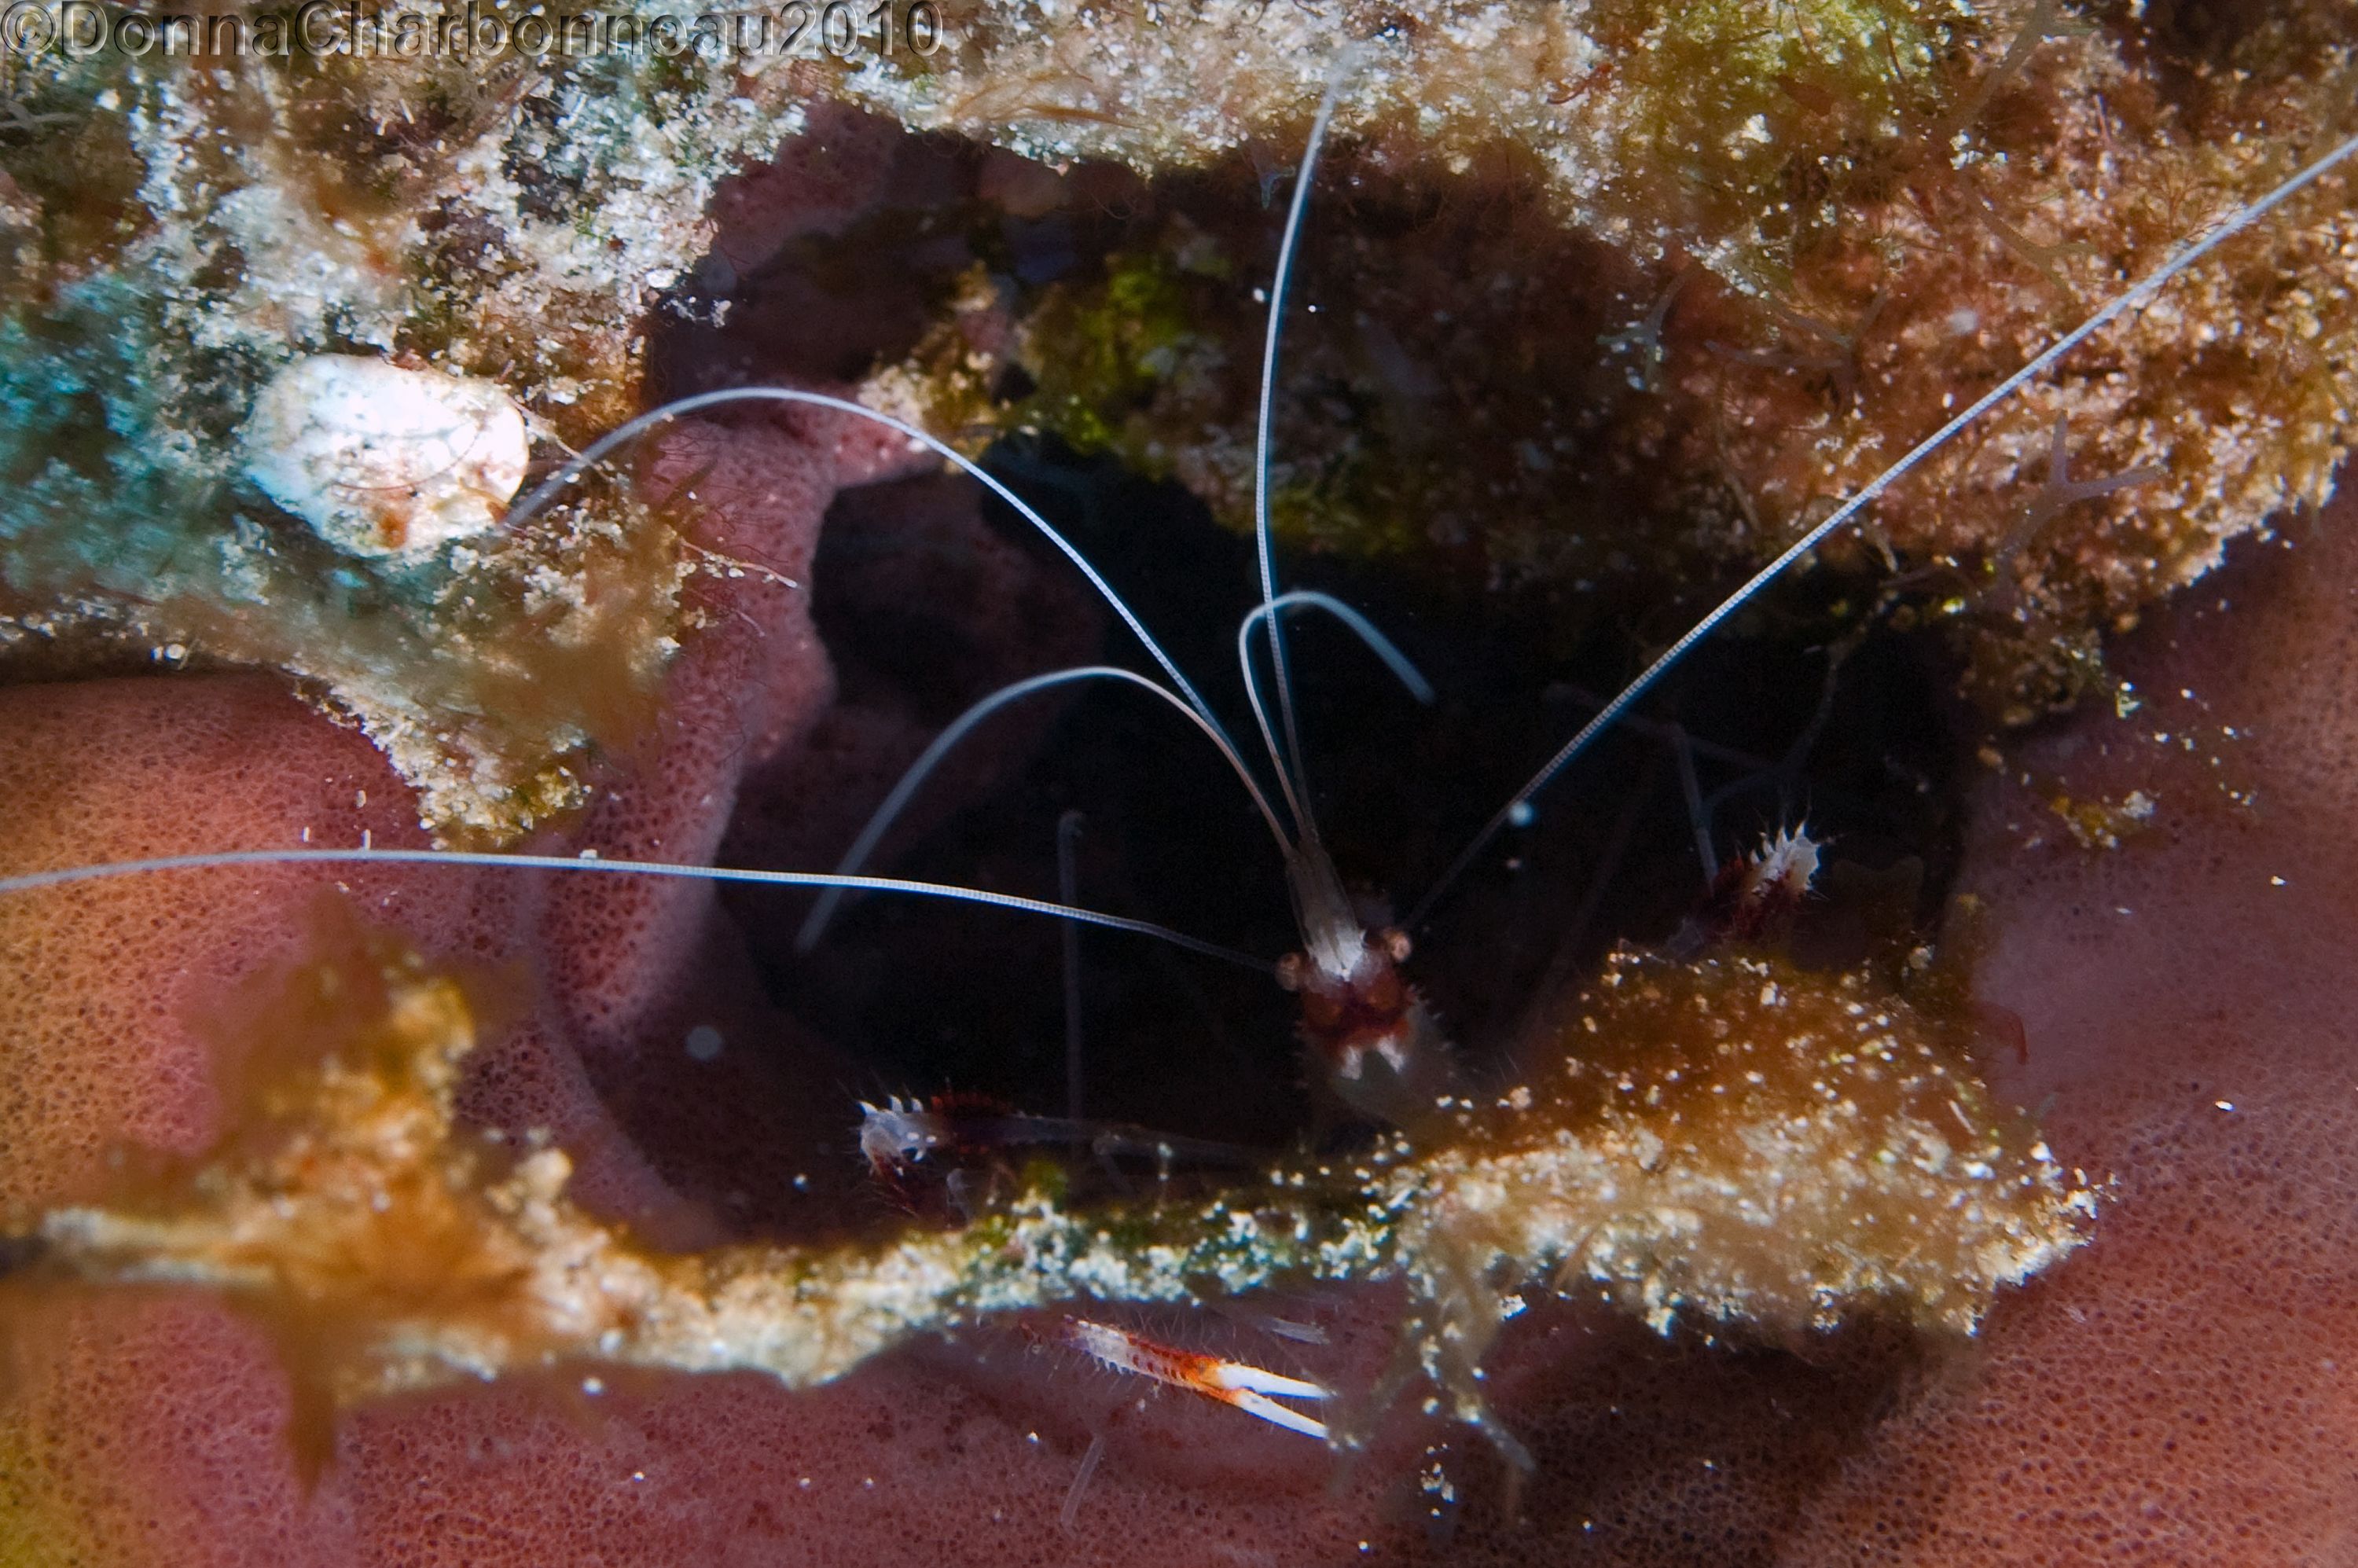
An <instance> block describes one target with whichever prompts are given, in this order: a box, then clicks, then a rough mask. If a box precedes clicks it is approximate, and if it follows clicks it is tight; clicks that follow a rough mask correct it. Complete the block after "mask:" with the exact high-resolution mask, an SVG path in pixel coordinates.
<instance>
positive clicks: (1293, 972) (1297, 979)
mask: <svg viewBox="0 0 2358 1568" xmlns="http://www.w3.org/2000/svg"><path fill="white" fill-rule="evenodd" d="M1304 968H1306V960H1305V959H1304V958H1303V956H1302V955H1301V954H1299V953H1288V954H1287V955H1286V956H1285V957H1282V958H1280V959H1279V960H1278V961H1277V983H1278V984H1279V985H1280V986H1282V987H1283V988H1284V989H1287V990H1290V991H1298V990H1300V989H1302V982H1303V980H1304V979H1307V978H1308V977H1307V976H1305V975H1304V974H1303V969H1304Z"/></svg>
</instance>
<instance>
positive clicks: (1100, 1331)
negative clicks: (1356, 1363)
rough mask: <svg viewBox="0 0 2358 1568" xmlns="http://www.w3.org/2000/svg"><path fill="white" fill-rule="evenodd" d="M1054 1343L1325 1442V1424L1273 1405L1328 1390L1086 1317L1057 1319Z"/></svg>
mask: <svg viewBox="0 0 2358 1568" xmlns="http://www.w3.org/2000/svg"><path fill="white" fill-rule="evenodd" d="M1055 1342H1056V1343H1057V1344H1060V1345H1063V1346H1065V1347H1066V1348H1068V1349H1072V1350H1077V1351H1079V1352H1080V1353H1081V1354H1082V1355H1084V1356H1086V1357H1088V1358H1089V1359H1090V1360H1092V1361H1095V1362H1097V1363H1098V1365H1099V1366H1102V1367H1109V1368H1112V1369H1113V1370H1115V1371H1117V1372H1134V1373H1136V1374H1137V1375H1138V1376H1140V1377H1141V1378H1150V1379H1153V1380H1154V1381H1155V1382H1158V1383H1162V1384H1164V1385H1166V1386H1168V1387H1170V1388H1174V1389H1185V1390H1187V1391H1188V1392H1190V1393H1195V1394H1201V1395H1203V1396H1204V1397H1205V1398H1206V1399H1207V1400H1219V1401H1220V1403H1222V1404H1224V1405H1228V1406H1231V1407H1233V1408H1234V1409H1237V1410H1240V1411H1244V1412H1245V1413H1246V1414H1247V1415H1250V1416H1258V1417H1260V1419H1261V1420H1262V1421H1265V1422H1269V1423H1270V1424H1271V1426H1282V1427H1283V1428H1284V1429H1285V1430H1286V1431H1288V1432H1298V1433H1302V1435H1303V1436H1304V1437H1314V1438H1316V1439H1318V1440H1319V1441H1320V1442H1321V1443H1324V1442H1325V1441H1326V1438H1327V1432H1326V1423H1325V1422H1323V1421H1320V1420H1319V1419H1318V1418H1317V1417H1315V1416H1310V1415H1304V1414H1303V1412H1302V1411H1298V1410H1295V1409H1294V1408H1293V1406H1291V1405H1282V1404H1279V1403H1278V1402H1277V1401H1278V1400H1325V1399H1332V1398H1333V1397H1334V1395H1333V1394H1332V1392H1331V1391H1330V1390H1327V1389H1325V1388H1324V1387H1322V1386H1321V1385H1319V1384H1317V1383H1313V1382H1307V1381H1305V1380H1303V1379H1300V1378H1289V1377H1287V1376H1285V1375H1284V1374H1283V1373H1281V1372H1271V1371H1270V1370H1268V1369H1267V1368H1260V1367H1255V1366H1253V1365H1251V1364H1250V1363H1249V1362H1244V1361H1229V1360H1226V1359H1224V1358H1222V1357H1217V1356H1206V1355H1204V1354H1203V1353H1202V1352H1200V1351H1195V1350H1182V1349H1180V1348H1179V1347H1178V1346H1175V1345H1165V1344H1163V1342H1162V1341H1161V1340H1158V1339H1149V1338H1147V1337H1146V1336H1144V1335H1142V1334H1137V1333H1133V1332H1131V1331H1130V1330H1129V1329H1126V1328H1116V1327H1115V1326H1114V1325H1112V1324H1109V1323H1095V1322H1092V1321H1090V1320H1089V1319H1087V1318H1079V1317H1065V1318H1064V1319H1062V1320H1060V1321H1059V1323H1058V1325H1057V1329H1056V1333H1055Z"/></svg>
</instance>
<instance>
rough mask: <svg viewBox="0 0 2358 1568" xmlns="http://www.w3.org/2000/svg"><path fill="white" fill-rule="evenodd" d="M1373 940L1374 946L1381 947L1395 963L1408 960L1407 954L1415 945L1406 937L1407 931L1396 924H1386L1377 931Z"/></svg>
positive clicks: (1402, 962)
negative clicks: (1374, 941)
mask: <svg viewBox="0 0 2358 1568" xmlns="http://www.w3.org/2000/svg"><path fill="white" fill-rule="evenodd" d="M1375 940H1376V946H1379V947H1381V948H1382V949H1383V950H1384V952H1385V953H1386V954H1387V955H1388V956H1389V957H1390V958H1391V961H1392V962H1393V963H1395V964H1404V963H1406V962H1408V956H1409V954H1410V952H1411V951H1412V950H1413V949H1414V947H1415V946H1416V944H1414V943H1413V942H1411V941H1410V940H1409V939H1408V933H1407V932H1405V931H1402V930H1401V928H1400V927H1399V926H1397V925H1387V926H1386V927H1384V928H1383V929H1382V930H1381V931H1379V932H1377V933H1376V938H1375Z"/></svg>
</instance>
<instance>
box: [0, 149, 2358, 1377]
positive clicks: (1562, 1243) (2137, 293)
mask: <svg viewBox="0 0 2358 1568" xmlns="http://www.w3.org/2000/svg"><path fill="white" fill-rule="evenodd" d="M2353 151H2358V147H2353V146H2344V147H2342V148H2340V149H2337V150H2336V151H2335V152H2334V153H2333V154H2332V155H2330V157H2329V159H2328V160H2327V161H2326V162H2325V163H2321V164H2320V165H2318V166H2314V167H2313V168H2312V170H2311V171H2310V172H2309V175H2308V176H2307V178H2316V177H2317V176H2319V175H2321V174H2322V173H2323V172H2324V171H2325V169H2326V168H2330V167H2331V166H2332V164H2334V163H2338V162H2339V161H2341V160H2342V159H2343V158H2346V157H2349V156H2350V155H2351V154H2352V152H2353ZM2285 194H2289V191H2287V192H2286V193H2285ZM2278 199H2279V200H2280V199H2281V198H2278ZM2261 211H2265V208H2263V209H2260V210H2257V211H2248V212H2247V214H2246V215H2245V216H2244V222H2250V221H2254V220H2255V219H2256V217H2257V216H2259V215H2260V212H2261ZM2210 243H2215V237H2213V239H2212V241H2211V242H2210ZM2200 254H2201V247H2197V248H2196V250H2195V251H2194V252H2193V253H2192V254H2189V255H2187V256H2186V257H2185V258H2184V259H2183V260H2181V261H2180V262H2179V263H2177V264H2176V265H2177V266H2179V267H2182V266H2183V265H2190V264H2191V262H2192V261H2193V260H2195V259H2198V258H2199V255H2200ZM2163 281H2166V278H2165V277H2157V278H2156V279H2153V280H2149V282H2148V285H2147V286H2141V287H2140V289H2138V290H2133V291H2132V294H2131V296H2130V297H2128V299H2129V303H2127V304H2123V305H2120V306H2119V308H2120V309H2126V308H2131V307H2132V306H2133V304H2134V303H2135V300H2136V298H2137V297H2149V296H2150V292H2151V290H2152V289H2155V288H2158V287H2160V284H2161V282H2163ZM2115 313H2117V312H2115ZM2097 325H2101V321H2099V322H2098V323H2096V324H2095V325H2092V326H2090V327H2088V328H2086V329H2083V330H2082V333H2081V334H2079V335H2078V336H2084V335H2085V334H2086V333H2087V332H2090V331H2093V330H2095V329H2096V326H2097ZM2071 341H2078V337H2076V336H2075V338H2074V339H2073V340H2071ZM2069 346H2070V343H2069V342H2067V343H2066V344H2064V345H2063V349H2068V347H2069ZM2061 351H2063V350H2062V349H2059V351H2058V352H2059V353H2060V352H2061ZM1977 411H1978V410H1977V409H1976V410H1974V411H1969V413H1970V412H1977ZM1844 515H1846V514H1843V515H1837V516H1836V517H1834V518H1833V519H1831V520H1829V521H1828V522H1827V523H1826V524H1823V526H1824V527H1825V528H1827V529H1831V528H1832V527H1833V526H1837V525H1839V524H1840V523H1841V522H1842V521H1843V516H1844ZM1819 536H1823V535H1819ZM1691 645H1692V640H1689V641H1688V642H1685V643H1682V644H1681V645H1680V646H1679V647H1678V648H1676V649H1674V650H1673V655H1675V654H1678V653H1683V652H1684V651H1685V649H1686V647H1688V646H1691ZM1660 667H1667V665H1663V666H1658V671H1659V668H1660ZM1658 671H1657V672H1650V677H1649V678H1651V676H1652V675H1654V674H1656V673H1658ZM1174 673H1175V672H1174ZM1633 700H1635V696H1634V695H1633V696H1631V697H1625V698H1623V699H1619V702H1620V705H1621V706H1626V705H1627V703H1628V701H1633ZM1613 711H1614V709H1613V708H1608V709H1607V711H1606V714H1605V715H1603V716H1601V717H1600V719H1599V720H1598V726H1601V725H1602V724H1603V723H1605V722H1607V721H1609V719H1610V718H1611V717H1612V714H1613ZM1596 732H1597V731H1596V728H1594V727H1592V728H1591V729H1590V730H1586V731H1585V732H1584V735H1583V737H1581V738H1579V739H1576V740H1575V741H1574V742H1573V743H1572V745H1571V746H1569V747H1567V748H1566V750H1565V751H1564V752H1562V753H1560V754H1559V757H1558V758H1557V760H1556V762H1553V763H1551V764H1550V766H1551V768H1553V767H1554V766H1557V765H1560V764H1561V763H1562V762H1564V761H1567V760H1569V758H1570V757H1571V755H1572V754H1573V752H1574V750H1575V749H1576V748H1577V747H1578V746H1579V745H1581V744H1582V743H1584V742H1585V740H1586V739H1587V738H1589V737H1591V736H1593V735H1594V734H1595V733H1596ZM1544 778H1545V774H1544V773H1543V774H1542V776H1541V780H1539V781H1535V783H1534V784H1533V785H1532V786H1531V788H1536V787H1537V786H1538V784H1539V783H1543V782H1544ZM1522 793H1523V794H1526V795H1527V794H1528V793H1530V790H1529V789H1527V790H1526V791H1524V792H1522ZM1512 813H1513V803H1511V802H1510V803H1509V806H1508V807H1506V808H1503V809H1502V811H1501V813H1500V816H1499V818H1498V821H1499V822H1504V821H1506V820H1508V819H1509V817H1510V816H1511V815H1512ZM1475 852H1476V851H1475V850H1468V851H1467V852H1466V855H1467V857H1468V858H1470V857H1471V856H1472V855H1473V854H1474V853H1475ZM355 853H358V854H365V853H367V852H366V851H360V852H349V851H348V852H344V855H345V858H346V859H347V860H349V859H352V858H353V856H354V854H355ZM384 858H386V859H388V860H390V859H392V858H393V857H392V856H391V855H390V854H388V855H386V856H385V857H384ZM175 863H177V864H180V865H183V866H189V867H193V865H194V862H192V861H182V862H175ZM232 863H234V862H232ZM495 863H502V864H514V863H526V864H531V863H537V862H531V861H524V862H516V861H501V862H495ZM123 869H144V870H155V869H159V868H157V867H155V866H146V867H141V868H115V870H123ZM600 869H603V870H611V871H617V872H622V873H628V874H655V873H654V872H653V871H651V870H650V869H649V868H646V867H633V866H624V865H609V866H607V867H603V868H600ZM668 870H669V871H674V872H677V871H680V869H679V868H669V869H668ZM73 874H75V873H70V872H69V873H65V874H59V875H49V876H46V877H45V878H43V879H42V880H43V881H68V880H70V878H71V876H72V875H73ZM682 874H690V875H696V874H707V873H703V872H700V871H685V872H684V873H682ZM31 885H41V884H40V883H39V882H35V881H27V880H26V879H18V880H17V881H13V882H11V883H9V884H6V886H8V887H9V888H10V889H11V890H15V889H20V888H23V887H27V886H31ZM860 885H867V884H860ZM903 886H904V887H906V886H907V884H903ZM909 891H918V890H916V889H914V888H911V889H909ZM1772 989H1773V986H1772ZM1510 1108H1511V1107H1510ZM1467 1109H1468V1114H1471V1108H1467ZM1406 1190H1407V1192H1408V1193H1409V1195H1410V1196H1411V1197H1412V1199H1414V1198H1416V1197H1417V1196H1418V1195H1420V1194H1422V1195H1428V1196H1429V1195H1431V1194H1432V1192H1433V1189H1431V1188H1424V1187H1418V1186H1416V1185H1415V1184H1411V1186H1410V1187H1409V1188H1408V1189H1406ZM1493 1217H1496V1216H1493ZM1433 1223H1434V1225H1435V1226H1438V1225H1439V1224H1440V1223H1441V1222H1440V1221H1438V1220H1435V1221H1434V1222H1433ZM1455 1239H1462V1236H1461V1237H1459V1238H1455ZM1500 1246H1501V1249H1502V1255H1503V1256H1505V1257H1509V1258H1511V1259H1513V1260H1516V1261H1517V1262H1518V1263H1520V1264H1524V1265H1529V1264H1530V1263H1531V1262H1532V1261H1534V1260H1538V1259H1541V1258H1546V1257H1550V1256H1552V1255H1561V1254H1563V1253H1565V1252H1570V1253H1575V1254H1583V1255H1585V1252H1584V1249H1585V1242H1583V1241H1581V1240H1579V1239H1577V1238H1563V1237H1557V1238H1552V1239H1550V1238H1541V1236H1539V1235H1537V1234H1536V1233H1531V1234H1524V1235H1518V1236H1513V1237H1509V1238H1504V1239H1502V1240H1501V1242H1500ZM1473 1272H1474V1274H1475V1275H1476V1277H1477V1278H1478V1276H1479V1274H1480V1273H1481V1272H1482V1271H1481V1270H1480V1269H1479V1268H1478V1267H1476V1268H1475V1270H1474V1271H1473ZM1455 1288H1456V1289H1458V1290H1460V1291H1463V1292H1465V1294H1466V1298H1467V1299H1472V1298H1473V1297H1475V1296H1476V1295H1478V1293H1479V1290H1478V1287H1477V1286H1476V1285H1474V1284H1469V1283H1468V1282H1466V1281H1460V1282H1459V1284H1458V1286H1457V1287H1455ZM1461 1326H1462V1325H1461ZM1478 1351H1479V1347H1478V1346H1476V1347H1474V1350H1473V1360H1474V1361H1475V1362H1478V1359H1479V1356H1478ZM1427 1369H1428V1370H1438V1371H1440V1372H1441V1373H1442V1374H1443V1375H1444V1379H1446V1380H1447V1381H1448V1383H1449V1384H1450V1386H1451V1388H1452V1392H1453V1395H1454V1396H1455V1397H1457V1398H1458V1399H1459V1400H1461V1403H1460V1406H1459V1409H1460V1413H1464V1414H1466V1415H1468V1417H1469V1419H1475V1420H1477V1421H1479V1420H1481V1419H1482V1407H1481V1405H1480V1403H1479V1395H1478V1390H1474V1389H1470V1388H1469V1386H1468V1382H1469V1378H1470V1374H1471V1373H1472V1372H1473V1371H1477V1370H1478V1366H1477V1365H1470V1364H1466V1363H1464V1362H1461V1363H1458V1364H1454V1365H1453V1364H1449V1363H1447V1362H1445V1361H1438V1362H1429V1363H1428V1366H1427Z"/></svg>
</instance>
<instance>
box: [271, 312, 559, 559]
mask: <svg viewBox="0 0 2358 1568" xmlns="http://www.w3.org/2000/svg"><path fill="white" fill-rule="evenodd" d="M244 445H245V471H246V473H247V474H248V475H250V476H251V477H252V478H253V480H254V483H256V484H258V485H260V486H261V487H262V488H263V490H264V491H265V492H267V493H268V494H269V496H270V498H271V499H272V500H273V501H276V503H278V504H279V505H281V506H283V507H285V508H286V509H287V511H289V512H291V513H293V514H295V515H297V517H300V518H302V519H303V520H304V521H305V522H307V523H308V524H310V525H311V527H312V530H313V531H314V532H315V533H317V534H318V535H319V536H320V537H321V538H323V539H325V540H327V541H328V542H329V543H330V544H331V545H334V546H337V547H338V548H339V549H342V550H347V551H350V552H351V553H352V554H353V555H356V556H380V557H384V556H391V557H418V556H425V555H430V554H431V553H433V552H434V551H436V550H438V549H439V548H440V547H441V546H444V545H445V544H447V543H449V541H450V540H453V539H463V538H465V537H467V536H468V535H474V534H481V533H483V532H485V531H487V530H488V529H490V528H491V527H492V525H493V524H496V523H498V522H499V520H500V516H501V514H503V512H504V511H505V510H506V508H507V503H508V502H509V500H510V499H511V498H513V497H514V494H515V492H516V489H517V487H518V486H519V485H521V484H523V482H524V472H525V459H526V457H527V455H528V454H529V451H530V446H531V443H530V441H529V439H528V438H527V437H526V435H525V423H524V415H523V413H522V412H521V411H519V410H518V409H517V407H516V406H515V405H514V403H512V402H510V401H509V399H508V395H507V394H506V393H504V392H502V391H501V390H500V389H499V387H497V386H496V385H494V384H492V383H491V382H488V381H476V380H472V379H470V378H468V377H464V376H455V375H446V374H444V373H441V372H440V371H432V370H403V369H402V368H401V367H399V366H398V365H392V364H387V363H386V362H384V361H383V360H378V359H369V358H365V357H362V356H360V355H355V354H313V355H310V356H309V357H308V358H305V359H299V360H297V361H296V362H294V363H293V364H290V365H288V366H287V368H286V369H285V370H282V371H280V372H279V373H277V375H276V376H274V377H273V378H272V379H271V382H270V384H269V385H267V386H265V387H264V388H263V389H262V395H261V396H260V397H258V398H256V399H255V400H254V412H253V414H252V415H251V416H249V417H248V419H247V420H246V425H245V434H244Z"/></svg>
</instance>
